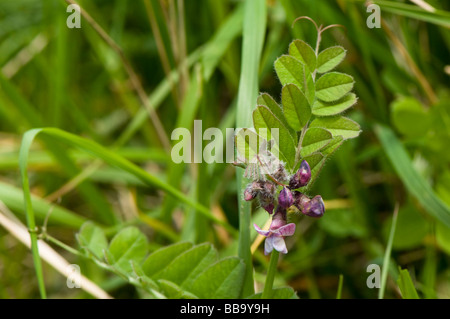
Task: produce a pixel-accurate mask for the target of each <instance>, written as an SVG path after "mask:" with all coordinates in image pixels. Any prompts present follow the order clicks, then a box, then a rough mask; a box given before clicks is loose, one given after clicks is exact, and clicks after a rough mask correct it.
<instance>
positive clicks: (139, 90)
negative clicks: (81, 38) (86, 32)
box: [65, 0, 170, 151]
mask: <svg viewBox="0 0 450 319" xmlns="http://www.w3.org/2000/svg"><path fill="white" fill-rule="evenodd" d="M65 1H66V2H67V3H68V4H75V5H78V6H80V5H79V4H78V3H77V2H76V1H74V0H65ZM80 10H81V15H82V16H83V18H84V19H85V20H86V21H87V22H88V23H89V24H90V25H91V27H92V28H93V29H94V30H95V31H96V32H97V33H98V35H99V36H100V38H102V40H103V41H105V42H106V43H107V44H108V46H110V47H111V48H112V49H113V50H114V51H115V52H116V53H117V54H118V55H119V57H120V60H121V62H122V65H123V67H124V69H125V71H126V72H127V74H128V76H129V78H130V82H131V84H132V86H133V89H134V90H135V91H136V94H137V96H138V98H139V100H140V102H141V104H142V105H143V106H144V107H145V109H146V110H147V112H148V115H149V117H150V119H151V121H152V123H153V125H154V127H155V129H156V131H157V133H158V135H159V138H160V141H161V143H162V145H163V146H164V147H165V148H166V150H168V151H170V141H169V138H168V136H167V134H166V131H165V130H164V127H163V125H162V123H161V120H160V119H159V117H158V114H157V113H156V112H155V110H154V108H152V107H151V106H150V105H149V100H148V98H147V95H146V93H145V91H144V88H143V87H142V84H141V81H140V80H139V77H138V75H137V74H136V72H135V71H134V69H133V67H132V65H131V63H130V62H129V60H128V59H127V57H126V56H125V53H124V52H123V50H122V48H121V47H119V45H117V43H116V42H115V41H114V40H113V39H112V38H111V37H110V36H109V35H108V34H107V33H106V32H105V30H103V28H102V27H101V26H100V25H99V24H98V23H97V22H96V21H95V20H94V19H93V18H92V17H91V16H90V15H89V13H88V12H87V11H85V10H84V9H83V8H81V6H80Z"/></svg>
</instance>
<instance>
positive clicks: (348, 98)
mask: <svg viewBox="0 0 450 319" xmlns="http://www.w3.org/2000/svg"><path fill="white" fill-rule="evenodd" d="M357 100H358V99H357V98H356V95H355V94H354V93H348V94H347V95H345V96H344V97H343V98H341V99H339V100H337V101H334V102H324V101H320V100H316V101H315V102H314V105H313V109H312V113H313V114H314V115H316V116H332V115H337V114H339V113H342V112H344V111H345V110H347V109H348V108H350V107H352V106H353V105H354V104H355V103H356V101H357Z"/></svg>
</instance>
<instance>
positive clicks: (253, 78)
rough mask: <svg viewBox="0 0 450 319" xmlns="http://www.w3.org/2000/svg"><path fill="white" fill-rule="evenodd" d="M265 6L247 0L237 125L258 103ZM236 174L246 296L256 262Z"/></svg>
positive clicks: (241, 178)
mask: <svg viewBox="0 0 450 319" xmlns="http://www.w3.org/2000/svg"><path fill="white" fill-rule="evenodd" d="M266 10H267V8H266V1H265V0H255V1H246V2H245V3H244V23H243V31H242V32H243V39H242V62H241V63H242V64H241V75H240V80H239V93H238V102H237V114H236V126H237V127H242V128H245V127H251V126H252V120H251V114H252V110H253V108H254V106H255V105H256V98H257V95H258V83H259V81H258V75H259V66H260V59H261V52H262V47H263V43H264V36H265V31H266V20H267V16H266V15H267V14H266ZM236 175H237V186H238V187H237V190H238V194H237V196H238V203H239V244H238V245H239V247H238V255H239V257H241V258H242V260H243V261H244V263H245V265H246V269H245V278H244V286H243V289H242V292H241V296H243V297H246V296H249V295H251V294H253V293H254V288H253V266H252V258H251V251H250V246H251V242H250V213H251V205H250V204H249V203H248V202H245V201H244V200H243V198H242V192H243V190H244V188H245V187H246V185H245V184H246V182H245V179H244V176H243V170H242V169H241V168H237V171H236Z"/></svg>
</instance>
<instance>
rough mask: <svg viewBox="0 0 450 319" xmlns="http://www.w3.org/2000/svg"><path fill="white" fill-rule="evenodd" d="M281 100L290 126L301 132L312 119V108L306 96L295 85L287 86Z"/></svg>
mask: <svg viewBox="0 0 450 319" xmlns="http://www.w3.org/2000/svg"><path fill="white" fill-rule="evenodd" d="M281 100H282V102H283V111H284V115H285V116H286V120H287V122H288V124H289V126H290V127H292V128H293V129H294V130H295V131H301V129H302V128H303V127H304V126H305V125H306V124H307V123H308V121H309V119H310V118H311V107H310V106H309V102H308V100H307V99H306V97H305V95H304V94H303V92H302V91H300V89H299V88H298V87H297V86H296V85H295V84H287V85H285V86H284V87H283V90H282V93H281Z"/></svg>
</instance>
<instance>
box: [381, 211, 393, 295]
mask: <svg viewBox="0 0 450 319" xmlns="http://www.w3.org/2000/svg"><path fill="white" fill-rule="evenodd" d="M397 217H398V203H396V204H395V209H394V214H393V216H392V225H391V231H390V233H389V239H388V243H387V247H386V251H385V252H384V260H383V269H382V270H381V287H380V290H379V291H378V299H383V298H384V290H385V289H386V281H387V276H388V272H389V259H390V258H391V250H392V243H393V242H394V236H395V228H396V227H397Z"/></svg>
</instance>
